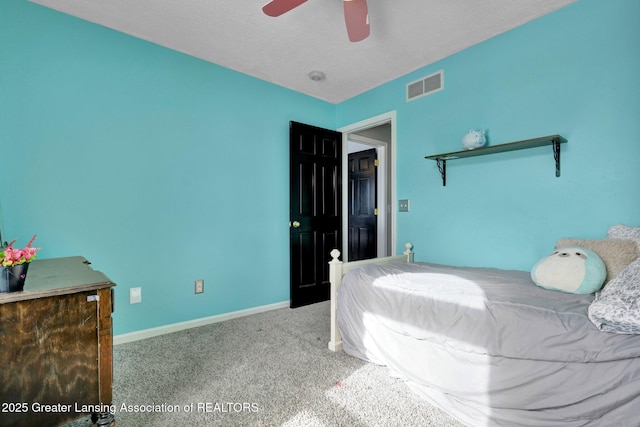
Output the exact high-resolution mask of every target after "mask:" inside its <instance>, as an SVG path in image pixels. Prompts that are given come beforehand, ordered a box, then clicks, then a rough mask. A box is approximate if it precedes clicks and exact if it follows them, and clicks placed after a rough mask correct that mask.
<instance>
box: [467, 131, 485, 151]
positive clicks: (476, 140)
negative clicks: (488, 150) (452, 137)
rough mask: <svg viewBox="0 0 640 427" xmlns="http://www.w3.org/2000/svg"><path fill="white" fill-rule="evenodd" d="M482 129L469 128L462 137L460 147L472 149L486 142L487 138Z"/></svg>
mask: <svg viewBox="0 0 640 427" xmlns="http://www.w3.org/2000/svg"><path fill="white" fill-rule="evenodd" d="M484 132H485V131H484V129H482V130H473V129H471V130H470V131H469V133H467V134H466V135H465V136H464V137H462V148H464V149H465V150H473V149H474V148H480V147H482V146H483V145H484V144H486V143H487V139H486V138H485V136H484Z"/></svg>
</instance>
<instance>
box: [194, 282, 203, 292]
mask: <svg viewBox="0 0 640 427" xmlns="http://www.w3.org/2000/svg"><path fill="white" fill-rule="evenodd" d="M195 290H196V294H201V293H203V292H204V280H202V279H199V280H196V286H195Z"/></svg>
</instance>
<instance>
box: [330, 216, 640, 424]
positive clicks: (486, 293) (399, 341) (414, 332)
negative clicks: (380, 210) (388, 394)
mask: <svg viewBox="0 0 640 427" xmlns="http://www.w3.org/2000/svg"><path fill="white" fill-rule="evenodd" d="M638 231H639V232H640V229H639V230H638ZM406 249H407V250H406V251H405V253H404V254H403V255H401V256H397V257H386V258H378V259H374V260H369V261H357V262H349V263H342V262H341V261H339V259H338V258H339V251H337V250H334V251H332V254H331V255H332V257H333V260H332V261H331V262H330V280H331V341H330V342H329V348H330V349H331V350H333V351H340V350H344V351H345V352H346V353H348V354H350V355H352V356H355V357H358V358H361V359H363V360H366V361H369V362H372V363H376V364H379V365H384V366H387V367H388V369H389V371H390V374H391V375H394V376H397V377H399V378H402V379H404V380H405V381H406V382H407V384H408V385H409V386H410V387H411V388H412V389H413V390H414V391H415V392H416V393H418V394H419V395H420V396H422V397H423V398H424V399H426V400H427V401H428V402H430V403H432V404H434V405H436V406H438V407H440V408H442V409H443V410H445V411H446V412H448V413H449V414H450V415H452V416H453V417H454V418H456V419H458V420H459V421H461V422H463V423H465V424H467V425H469V426H474V427H476V426H509V427H511V426H536V427H544V426H553V427H557V426H630V427H631V426H633V427H637V426H640V335H639V334H637V333H636V332H634V331H633V330H631V331H629V329H628V328H629V326H628V325H626V326H625V327H626V328H627V329H624V330H622V331H617V333H613V332H605V331H606V330H607V329H606V327H610V325H609V326H607V325H604V324H598V323H597V322H596V319H595V318H594V316H595V313H596V311H597V310H595V309H594V310H593V313H592V307H595V306H596V305H597V304H596V303H599V302H601V301H605V302H606V301H608V299H611V298H613V297H610V296H609V295H606V292H605V290H607V288H608V287H609V286H611V289H614V288H615V280H613V279H615V278H618V279H619V278H620V277H623V276H624V277H623V278H624V279H625V280H627V281H629V280H631V281H632V282H633V283H634V284H636V285H638V288H640V283H638V275H637V271H638V267H639V265H640V258H637V252H636V255H635V256H636V258H637V259H636V260H635V262H632V263H631V264H630V265H622V266H621V267H620V270H619V272H616V275H615V276H614V277H613V278H611V280H610V281H609V282H608V283H607V285H606V286H605V288H603V290H602V292H599V293H598V294H596V297H595V301H594V294H574V293H566V292H558V291H554V290H549V289H544V288H543V287H540V286H536V284H535V283H534V282H533V281H532V275H531V272H527V271H515V270H512V271H508V270H499V269H494V268H471V267H452V266H446V265H438V264H430V263H415V262H413V261H414V255H413V252H412V250H411V245H410V244H407V248H406ZM635 250H636V251H638V247H637V246H635ZM631 258H633V255H632V256H631ZM634 264H635V267H634V268H635V270H632V273H633V274H632V275H631V276H629V274H631V273H629V270H630V268H631V266H632V265H634ZM618 273H619V274H618ZM625 274H626V276H625ZM616 280H617V279H616ZM600 293H602V294H604V295H603V296H602V297H600ZM636 296H637V295H636ZM623 299H625V300H626V301H627V302H628V300H629V298H627V297H625V298H623ZM638 301H640V299H637V298H636V300H635V302H634V301H632V302H631V304H636V306H635V308H636V309H638V310H637V311H639V312H640V307H638V306H637V304H638ZM615 303H616V304H619V302H615ZM608 311H610V310H609V309H607V312H608ZM628 311H629V310H627V312H628ZM631 311H632V312H633V311H634V308H633V306H632V308H631ZM592 315H593V316H592ZM604 323H607V322H606V321H604ZM612 324H613V323H612ZM614 327H615V324H614Z"/></svg>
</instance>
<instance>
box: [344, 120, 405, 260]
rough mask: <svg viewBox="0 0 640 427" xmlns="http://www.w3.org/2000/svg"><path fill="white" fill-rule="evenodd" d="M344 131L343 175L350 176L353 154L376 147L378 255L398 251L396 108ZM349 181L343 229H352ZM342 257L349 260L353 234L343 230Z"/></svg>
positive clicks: (386, 254) (350, 126)
mask: <svg viewBox="0 0 640 427" xmlns="http://www.w3.org/2000/svg"><path fill="white" fill-rule="evenodd" d="M338 131H339V132H341V133H342V149H343V156H342V159H343V174H342V176H344V177H346V176H348V157H349V153H354V152H359V151H365V150H370V149H372V148H373V149H375V150H376V154H377V158H378V167H377V178H376V180H377V185H376V188H377V189H376V199H377V221H376V228H377V233H376V234H377V237H376V239H377V244H376V247H377V249H376V256H377V257H384V256H390V255H394V254H395V249H394V248H395V246H396V204H395V200H396V181H395V180H396V172H395V158H396V156H395V146H396V144H395V139H396V136H395V135H396V114H395V111H392V112H389V113H385V114H381V115H379V116H375V117H372V118H370V119H367V120H363V121H361V122H358V123H354V124H352V125H349V126H345V127H343V128H340V129H338ZM347 186H348V180H346V179H345V180H343V191H342V197H343V203H342V206H343V215H342V218H343V225H342V229H343V230H349V223H348V220H349V215H348V211H347V210H348V206H349V200H348V197H349V188H348V187H347ZM342 239H343V242H342V245H341V246H342V257H341V258H342V259H343V260H348V259H349V247H350V241H349V233H342Z"/></svg>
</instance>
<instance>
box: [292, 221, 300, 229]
mask: <svg viewBox="0 0 640 427" xmlns="http://www.w3.org/2000/svg"><path fill="white" fill-rule="evenodd" d="M291 226H292V227H293V228H298V227H300V222H299V221H293V222H292V223H291Z"/></svg>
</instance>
